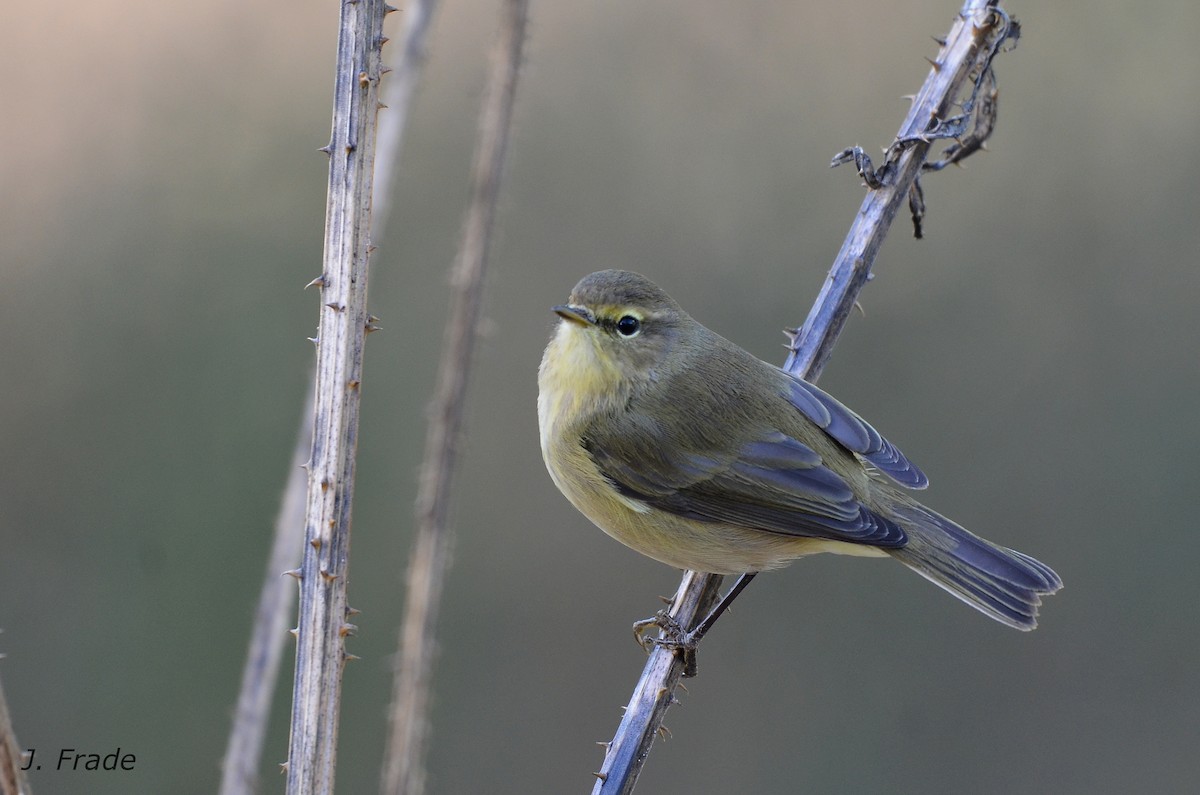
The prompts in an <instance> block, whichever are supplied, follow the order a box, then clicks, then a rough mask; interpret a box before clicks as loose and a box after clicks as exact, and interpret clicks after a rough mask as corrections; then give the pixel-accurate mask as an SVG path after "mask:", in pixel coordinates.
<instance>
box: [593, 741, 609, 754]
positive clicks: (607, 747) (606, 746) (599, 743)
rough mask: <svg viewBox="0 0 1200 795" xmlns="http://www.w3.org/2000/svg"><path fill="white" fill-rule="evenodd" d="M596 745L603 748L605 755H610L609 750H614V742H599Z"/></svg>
mask: <svg viewBox="0 0 1200 795" xmlns="http://www.w3.org/2000/svg"><path fill="white" fill-rule="evenodd" d="M596 745H598V746H600V747H601V748H603V749H604V752H605V753H608V749H609V748H612V740H597V741H596Z"/></svg>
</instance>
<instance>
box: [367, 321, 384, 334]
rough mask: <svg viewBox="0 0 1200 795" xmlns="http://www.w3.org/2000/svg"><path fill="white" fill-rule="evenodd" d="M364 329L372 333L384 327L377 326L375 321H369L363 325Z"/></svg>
mask: <svg viewBox="0 0 1200 795" xmlns="http://www.w3.org/2000/svg"><path fill="white" fill-rule="evenodd" d="M363 330H364V331H366V332H367V333H368V334H371V333H374V332H376V331H382V330H383V327H382V326H377V325H375V324H374V323H368V324H367V325H365V326H363Z"/></svg>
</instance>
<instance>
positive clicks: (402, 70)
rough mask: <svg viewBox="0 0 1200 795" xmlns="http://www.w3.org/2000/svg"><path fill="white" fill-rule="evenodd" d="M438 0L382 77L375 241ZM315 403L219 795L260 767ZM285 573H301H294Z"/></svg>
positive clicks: (423, 4) (415, 17) (253, 783)
mask: <svg viewBox="0 0 1200 795" xmlns="http://www.w3.org/2000/svg"><path fill="white" fill-rule="evenodd" d="M436 5H437V3H436V0H414V2H412V3H409V4H408V5H407V6H405V8H404V33H403V37H402V42H401V43H400V45H399V47H400V57H399V59H398V62H397V63H396V66H395V70H394V72H393V73H392V75H391V76H390V77H389V78H388V80H387V83H386V86H385V91H384V95H383V104H384V105H385V106H386V107H387V108H388V109H389V110H388V113H386V114H383V115H382V116H380V117H379V127H378V130H379V132H378V144H377V149H376V157H375V199H374V202H373V207H372V214H373V218H372V236H373V238H374V239H376V240H378V239H379V238H380V237H381V236H382V234H383V227H384V222H385V221H386V220H387V217H388V212H387V205H388V199H389V197H390V195H391V185H392V178H393V175H394V174H395V172H396V164H397V162H398V161H399V157H400V149H401V144H402V142H403V141H402V138H403V132H404V127H405V124H406V121H407V117H408V108H409V105H410V104H411V100H412V96H413V93H414V89H415V87H416V83H417V80H418V78H419V76H420V71H421V66H422V65H423V62H424V55H425V40H426V38H427V35H428V32H429V22H430V19H431V17H432V15H433V9H434V7H435V6H436ZM312 414H313V403H312V394H311V392H310V394H309V399H308V401H307V402H306V403H305V408H304V410H303V412H302V416H303V418H304V420H303V422H302V423H301V428H300V431H299V433H298V434H297V441H296V445H297V448H296V449H297V452H296V454H295V455H294V456H293V462H292V464H293V465H292V469H291V472H292V473H293V474H290V475H289V477H288V482H287V485H286V487H285V489H284V494H283V497H282V499H281V500H280V507H279V514H278V518H277V520H276V523H275V541H274V543H273V546H272V550H271V555H270V558H269V560H268V563H267V571H266V577H265V579H264V581H263V587H262V592H261V595H260V597H259V603H258V609H257V610H256V611H255V621H254V628H253V630H252V632H251V639H250V650H249V652H248V654H247V657H246V665H245V668H244V670H243V672H242V685H241V690H240V692H239V694H238V703H237V707H236V709H235V710H234V720H233V727H232V729H231V731H230V733H229V741H228V744H227V746H226V750H225V759H224V762H223V764H222V768H223V770H222V777H221V789H220V790H219V791H220V794H221V795H250V794H251V793H255V792H258V769H259V765H260V763H261V757H262V745H263V738H264V737H265V735H266V731H267V720H268V717H269V713H270V700H271V695H272V693H273V692H274V686H275V681H276V678H277V677H278V673H279V664H280V661H281V658H282V656H283V654H282V652H283V645H284V638H285V635H284V633H283V628H284V626H285V622H287V621H289V620H290V616H291V612H292V610H293V605H294V602H295V599H294V594H295V591H294V590H293V588H294V586H293V585H292V583H291V582H290V581H288V580H284V579H281V577H280V573H281V572H285V570H288V569H293V568H294V567H296V566H297V565H298V564H299V562H300V557H301V543H302V540H301V533H302V531H303V529H304V507H305V499H306V498H305V492H306V488H307V483H308V477H307V475H306V474H305V472H304V470H303V469H302V468H301V467H302V465H303V463H304V462H305V461H307V460H308V457H309V455H310V453H311V448H312V440H311V430H312ZM288 573H291V574H296V573H299V569H296V570H295V571H294V572H288Z"/></svg>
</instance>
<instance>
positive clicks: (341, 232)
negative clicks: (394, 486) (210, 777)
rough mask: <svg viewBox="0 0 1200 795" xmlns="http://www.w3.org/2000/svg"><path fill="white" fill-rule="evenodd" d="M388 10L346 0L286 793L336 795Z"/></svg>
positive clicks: (365, 0)
mask: <svg viewBox="0 0 1200 795" xmlns="http://www.w3.org/2000/svg"><path fill="white" fill-rule="evenodd" d="M389 10H391V9H390V8H389V7H388V6H387V5H386V4H385V3H384V2H383V0H353V1H351V0H344V1H343V2H342V5H341V18H340V26H339V32H338V48H337V72H336V77H335V83H334V107H333V125H332V134H331V137H330V142H329V146H328V148H327V151H328V153H329V191H328V198H327V204H326V214H325V248H324V259H323V266H322V272H321V275H320V276H319V277H318V278H317V279H316V281H315V283H316V286H318V287H319V289H320V291H321V309H320V323H319V326H318V332H317V340H316V345H317V364H316V370H317V372H316V391H315V396H316V398H315V408H314V411H313V435H312V455H311V457H310V458H309V461H308V497H307V502H306V510H305V528H304V538H305V544H304V558H303V561H302V563H301V565H300V570H299V572H298V577H299V580H300V610H299V621H298V623H297V627H296V673H295V680H294V686H293V692H292V721H291V739H290V742H289V747H288V761H287V792H288V793H289V795H299V794H300V793H303V794H304V795H308V794H309V793H329V792H332V791H333V781H334V771H335V762H336V757H337V734H338V718H339V715H338V712H339V707H340V704H341V684H342V667H343V665H344V664H345V662H346V659H347V657H348V655H347V653H346V650H345V639H346V637H347V636H349V635H351V634H353V631H354V625H353V624H351V623H350V621H349V618H350V616H351V612H352V611H351V610H350V608H349V606H348V605H347V603H346V580H347V576H348V573H349V556H350V513H351V503H352V499H353V493H354V457H355V452H356V449H357V441H358V415H359V394H360V387H361V384H362V358H363V342H364V340H365V337H366V332H367V330H368V327H369V324H370V320H369V316H368V315H367V308H366V302H367V262H368V255H369V254H370V250H371V244H370V220H371V194H372V187H373V181H372V180H373V173H372V170H373V168H374V156H375V120H376V116H377V114H378V110H379V99H378V97H379V79H380V75H381V60H380V50H381V48H382V46H383V44H384V41H385V39H384V36H383V17H384V15H385V14H386V13H387V12H388V11H389Z"/></svg>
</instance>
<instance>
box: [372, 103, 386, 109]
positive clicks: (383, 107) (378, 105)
mask: <svg viewBox="0 0 1200 795" xmlns="http://www.w3.org/2000/svg"><path fill="white" fill-rule="evenodd" d="M375 110H387V105H385V104H383V103H382V102H376V103H375Z"/></svg>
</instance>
